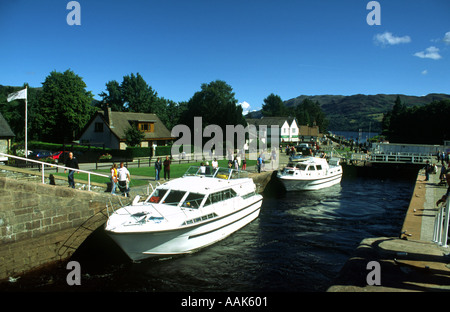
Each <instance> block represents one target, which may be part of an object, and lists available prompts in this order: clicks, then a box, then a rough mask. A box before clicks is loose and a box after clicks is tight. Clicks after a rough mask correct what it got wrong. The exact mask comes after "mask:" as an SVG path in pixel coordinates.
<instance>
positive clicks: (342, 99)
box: [284, 93, 450, 132]
mask: <svg viewBox="0 0 450 312" xmlns="http://www.w3.org/2000/svg"><path fill="white" fill-rule="evenodd" d="M397 96H399V97H400V100H401V102H402V103H403V104H404V105H406V107H412V106H422V105H426V104H429V103H431V102H433V101H440V100H444V99H450V95H449V94H437V93H431V94H428V95H426V96H409V95H403V94H377V95H363V94H356V95H350V96H343V95H314V96H308V95H301V96H299V97H296V98H294V99H290V100H287V101H285V102H284V104H285V105H286V106H287V107H291V106H296V105H298V104H300V103H301V102H302V101H303V100H304V99H307V98H308V99H310V100H313V101H314V102H315V101H317V102H318V103H319V105H320V107H321V108H322V111H323V112H324V114H325V116H326V118H328V120H329V121H330V123H329V125H328V129H329V130H335V131H337V130H339V131H358V130H359V129H362V130H363V131H368V130H369V127H370V128H371V131H372V132H377V131H378V132H380V131H381V120H382V118H383V113H386V112H388V111H390V110H392V107H393V106H394V102H395V100H396V99H397Z"/></svg>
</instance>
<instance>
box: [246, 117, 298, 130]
mask: <svg viewBox="0 0 450 312" xmlns="http://www.w3.org/2000/svg"><path fill="white" fill-rule="evenodd" d="M294 119H295V118H294V117H262V118H258V119H247V123H248V124H250V125H254V126H256V127H259V126H279V127H280V128H281V127H282V126H283V124H284V122H285V121H287V122H288V124H289V126H291V124H292V122H293V121H294Z"/></svg>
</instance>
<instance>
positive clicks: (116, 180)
mask: <svg viewBox="0 0 450 312" xmlns="http://www.w3.org/2000/svg"><path fill="white" fill-rule="evenodd" d="M110 170H111V194H112V195H116V188H117V187H118V188H119V190H120V191H121V192H122V193H123V194H124V195H125V196H128V193H129V192H130V188H129V183H130V181H131V177H130V172H129V171H128V169H127V168H126V167H125V166H124V164H123V162H121V163H120V167H119V168H117V164H115V163H113V165H112V166H111V169H110Z"/></svg>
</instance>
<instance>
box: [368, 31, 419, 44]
mask: <svg viewBox="0 0 450 312" xmlns="http://www.w3.org/2000/svg"><path fill="white" fill-rule="evenodd" d="M374 40H375V42H377V43H381V44H382V45H387V44H389V45H396V44H400V43H409V42H411V38H410V37H409V36H403V37H396V36H394V35H393V34H392V33H390V32H387V31H386V32H385V33H382V34H378V35H375V38H374Z"/></svg>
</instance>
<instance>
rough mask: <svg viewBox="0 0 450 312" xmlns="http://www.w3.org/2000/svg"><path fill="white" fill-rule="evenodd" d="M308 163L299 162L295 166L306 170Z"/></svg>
mask: <svg viewBox="0 0 450 312" xmlns="http://www.w3.org/2000/svg"><path fill="white" fill-rule="evenodd" d="M306 167H307V165H305V164H297V165H296V166H295V168H297V169H299V170H306Z"/></svg>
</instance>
